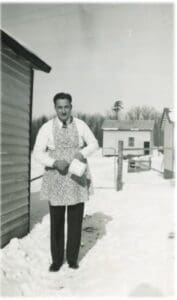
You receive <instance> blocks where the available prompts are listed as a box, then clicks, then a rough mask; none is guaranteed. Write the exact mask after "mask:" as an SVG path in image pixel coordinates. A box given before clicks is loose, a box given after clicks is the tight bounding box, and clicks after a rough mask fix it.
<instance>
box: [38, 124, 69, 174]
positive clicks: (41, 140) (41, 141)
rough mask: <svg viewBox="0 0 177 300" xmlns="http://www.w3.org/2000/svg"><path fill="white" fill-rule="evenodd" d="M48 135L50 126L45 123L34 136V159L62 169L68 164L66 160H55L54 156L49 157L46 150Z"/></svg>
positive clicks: (47, 165)
mask: <svg viewBox="0 0 177 300" xmlns="http://www.w3.org/2000/svg"><path fill="white" fill-rule="evenodd" d="M49 137H50V127H47V126H46V125H45V126H42V127H41V128H40V129H39V132H38V135H37V137H36V142H35V146H34V152H33V155H34V159H35V160H37V161H38V162H40V163H41V164H43V165H44V166H45V167H49V168H54V169H57V170H58V171H64V170H65V169H66V168H67V167H68V166H69V164H68V162H67V161H65V160H55V159H54V158H51V157H50V156H49V154H48V153H47V151H46V149H47V146H48V145H47V144H48V139H49Z"/></svg>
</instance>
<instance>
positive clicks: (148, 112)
mask: <svg viewBox="0 0 177 300" xmlns="http://www.w3.org/2000/svg"><path fill="white" fill-rule="evenodd" d="M158 116H159V112H158V111H157V110H156V109H155V108H154V107H151V106H146V105H144V106H135V107H132V108H131V109H130V110H129V111H128V112H127V113H126V116H125V118H126V119H127V120H132V121H133V120H155V119H156V118H158Z"/></svg>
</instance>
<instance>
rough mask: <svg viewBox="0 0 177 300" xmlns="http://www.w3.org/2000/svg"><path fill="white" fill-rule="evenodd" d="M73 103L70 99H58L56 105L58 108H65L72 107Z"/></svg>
mask: <svg viewBox="0 0 177 300" xmlns="http://www.w3.org/2000/svg"><path fill="white" fill-rule="evenodd" d="M70 104H71V102H70V101H69V100H68V99H57V100H56V105H57V106H63V105H70Z"/></svg>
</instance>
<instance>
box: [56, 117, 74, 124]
mask: <svg viewBox="0 0 177 300" xmlns="http://www.w3.org/2000/svg"><path fill="white" fill-rule="evenodd" d="M58 120H59V121H60V122H61V123H62V124H63V123H64V124H67V125H68V124H70V123H71V122H72V121H73V116H70V117H69V118H68V119H67V120H61V119H60V118H58Z"/></svg>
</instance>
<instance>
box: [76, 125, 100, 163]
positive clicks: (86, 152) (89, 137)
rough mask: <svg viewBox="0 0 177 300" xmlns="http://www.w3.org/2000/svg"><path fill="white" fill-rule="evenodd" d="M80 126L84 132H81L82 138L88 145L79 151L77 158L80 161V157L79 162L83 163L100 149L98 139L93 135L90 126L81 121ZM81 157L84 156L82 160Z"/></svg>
mask: <svg viewBox="0 0 177 300" xmlns="http://www.w3.org/2000/svg"><path fill="white" fill-rule="evenodd" d="M80 125H81V126H82V130H81V131H82V138H83V140H84V142H85V143H86V146H85V147H84V148H83V149H81V150H79V153H78V154H76V156H78V159H79V156H80V159H79V160H81V161H82V159H86V158H87V157H89V156H90V155H91V154H92V153H93V152H94V151H96V150H97V149H98V148H99V145H98V142H97V139H96V138H95V136H94V134H93V133H92V131H91V129H90V128H89V127H88V125H87V124H86V123H85V122H83V121H80ZM80 154H81V155H80ZM81 156H82V158H81ZM76 158H77V157H76Z"/></svg>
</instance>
